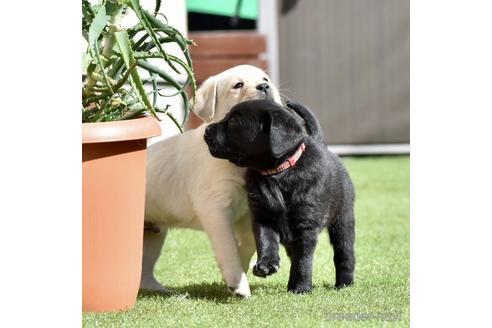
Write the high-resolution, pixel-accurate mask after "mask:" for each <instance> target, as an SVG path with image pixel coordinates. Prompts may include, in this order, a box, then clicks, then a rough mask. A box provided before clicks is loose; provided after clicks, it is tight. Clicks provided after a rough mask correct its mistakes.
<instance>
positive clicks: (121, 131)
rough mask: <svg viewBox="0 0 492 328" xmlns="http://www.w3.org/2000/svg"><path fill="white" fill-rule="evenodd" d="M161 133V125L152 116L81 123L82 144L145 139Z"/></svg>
mask: <svg viewBox="0 0 492 328" xmlns="http://www.w3.org/2000/svg"><path fill="white" fill-rule="evenodd" d="M161 134H162V130H161V126H160V125H159V123H158V121H157V120H156V119H155V118H154V117H152V116H144V117H140V118H135V119H131V120H123V121H112V122H98V123H82V143H84V144H88V143H100V142H116V141H126V140H138V139H147V138H150V137H155V136H159V135H161Z"/></svg>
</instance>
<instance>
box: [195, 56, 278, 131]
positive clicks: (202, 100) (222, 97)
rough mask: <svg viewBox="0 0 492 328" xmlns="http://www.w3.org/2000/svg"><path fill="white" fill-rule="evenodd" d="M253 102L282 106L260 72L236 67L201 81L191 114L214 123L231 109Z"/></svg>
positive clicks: (252, 67) (265, 75)
mask: <svg viewBox="0 0 492 328" xmlns="http://www.w3.org/2000/svg"><path fill="white" fill-rule="evenodd" d="M253 99H270V100H272V101H274V102H276V103H278V104H281V103H282V102H281V100H280V94H279V92H278V89H277V88H276V87H275V86H274V85H273V84H272V82H271V80H270V77H269V76H268V75H267V74H266V73H265V72H264V71H262V70H261V69H259V68H257V67H254V66H251V65H239V66H235V67H233V68H230V69H228V70H226V71H224V72H222V73H220V74H218V75H214V76H212V77H210V78H208V79H207V80H205V82H203V83H202V85H201V86H200V88H199V89H198V90H197V93H196V99H195V106H194V107H193V109H192V110H193V112H194V113H195V114H197V115H198V116H200V117H201V118H202V119H203V120H204V121H205V122H212V121H214V122H217V121H219V120H221V119H222V118H224V116H225V115H226V114H227V113H228V111H229V110H230V109H231V108H232V106H234V105H236V104H238V103H240V102H243V101H246V100H253Z"/></svg>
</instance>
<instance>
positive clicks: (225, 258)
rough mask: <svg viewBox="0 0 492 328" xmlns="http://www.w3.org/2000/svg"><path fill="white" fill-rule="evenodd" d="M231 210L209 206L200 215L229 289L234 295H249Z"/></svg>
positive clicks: (202, 209)
mask: <svg viewBox="0 0 492 328" xmlns="http://www.w3.org/2000/svg"><path fill="white" fill-rule="evenodd" d="M229 212H230V211H229V210H225V209H220V208H211V206H207V207H202V208H201V211H199V213H198V216H199V220H200V222H201V224H202V227H203V230H205V232H206V233H207V235H208V238H209V239H210V242H211V244H212V248H213V250H214V252H215V257H216V259H217V262H218V264H219V268H220V271H221V273H222V277H223V278H224V280H225V282H226V284H227V286H228V288H229V290H230V291H231V292H232V293H233V294H234V295H238V296H242V297H249V296H251V291H250V289H249V283H248V279H247V278H246V274H245V273H244V271H243V268H242V266H241V261H240V257H239V250H238V247H237V242H236V238H235V237H234V231H233V229H232V222H231V218H230V214H229Z"/></svg>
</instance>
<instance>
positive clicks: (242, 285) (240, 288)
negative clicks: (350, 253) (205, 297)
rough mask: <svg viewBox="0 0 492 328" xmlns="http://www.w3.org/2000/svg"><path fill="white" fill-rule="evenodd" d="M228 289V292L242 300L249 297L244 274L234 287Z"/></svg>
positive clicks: (249, 291)
mask: <svg viewBox="0 0 492 328" xmlns="http://www.w3.org/2000/svg"><path fill="white" fill-rule="evenodd" d="M228 288H229V291H230V292H231V293H232V294H233V295H235V296H239V297H244V298H247V297H250V296H251V290H250V289H249V284H248V279H247V278H246V275H245V274H243V275H242V276H241V280H240V281H239V284H238V285H237V286H236V287H231V286H229V287H228Z"/></svg>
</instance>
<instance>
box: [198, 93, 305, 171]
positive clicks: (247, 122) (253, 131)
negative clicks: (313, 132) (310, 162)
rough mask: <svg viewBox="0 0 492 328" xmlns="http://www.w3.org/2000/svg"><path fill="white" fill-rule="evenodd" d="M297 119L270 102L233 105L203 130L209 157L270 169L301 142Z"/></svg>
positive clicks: (301, 132) (259, 168) (257, 101)
mask: <svg viewBox="0 0 492 328" xmlns="http://www.w3.org/2000/svg"><path fill="white" fill-rule="evenodd" d="M303 136H304V134H303V128H302V122H301V121H300V118H299V117H297V116H295V115H293V114H291V113H290V112H288V111H287V110H285V109H284V108H283V107H281V106H280V105H278V104H277V103H275V102H273V101H271V100H251V101H246V102H242V103H239V104H237V105H236V106H234V107H233V108H232V109H231V111H230V112H229V113H228V114H227V115H226V116H225V118H224V119H222V120H221V121H219V122H217V123H213V124H210V125H209V126H208V127H207V129H206V130H205V135H204V138H205V142H206V143H207V145H208V148H209V150H210V153H211V154H212V156H214V157H217V158H222V159H227V160H229V161H230V162H232V163H234V164H236V165H238V166H241V167H249V168H253V169H257V170H267V169H271V168H274V167H276V166H278V165H279V164H281V163H282V162H284V161H285V160H286V158H288V157H289V156H291V155H292V154H293V153H294V152H295V151H296V150H297V147H298V146H299V145H300V143H301V142H302V140H303Z"/></svg>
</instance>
